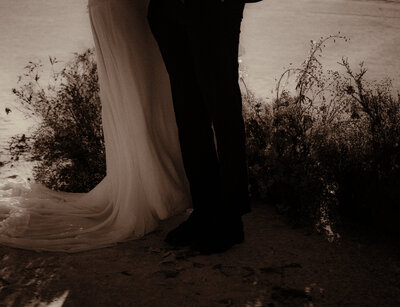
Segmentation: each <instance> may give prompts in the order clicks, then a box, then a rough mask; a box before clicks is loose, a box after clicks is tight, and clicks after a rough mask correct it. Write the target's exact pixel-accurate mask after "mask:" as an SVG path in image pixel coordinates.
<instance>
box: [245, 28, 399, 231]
mask: <svg viewBox="0 0 400 307" xmlns="http://www.w3.org/2000/svg"><path fill="white" fill-rule="evenodd" d="M337 39H342V40H347V38H346V37H344V36H341V35H340V34H339V35H335V36H329V37H327V38H321V40H320V41H319V42H312V44H311V49H310V54H309V56H308V58H307V59H306V60H305V61H304V63H303V64H302V66H301V67H300V68H291V69H288V70H286V71H285V72H284V74H283V75H282V77H281V78H280V80H279V81H278V84H277V96H276V98H275V101H274V102H273V103H272V104H266V103H265V102H263V101H261V100H259V99H256V98H255V97H254V95H253V94H251V93H246V94H245V95H244V106H245V107H244V111H245V112H244V113H245V114H244V116H245V121H246V129H247V148H248V157H249V158H248V160H249V175H250V182H251V188H252V195H253V196H257V197H261V198H264V199H267V200H268V201H269V202H272V203H274V204H275V205H276V206H277V207H278V209H279V210H281V211H282V212H284V213H286V214H288V215H289V216H290V217H292V218H293V220H294V221H295V222H296V223H301V224H308V225H311V224H312V225H318V227H319V229H320V230H323V231H326V232H327V234H328V235H332V234H333V232H332V229H333V228H334V225H335V222H337V221H338V220H339V217H340V216H342V217H343V216H352V217H357V218H358V219H359V220H364V221H368V222H369V223H372V221H373V220H375V222H376V221H377V219H379V220H380V222H379V223H380V224H388V225H392V226H393V225H395V223H394V220H395V218H394V217H396V218H399V217H400V205H399V204H400V193H399V192H397V191H398V186H399V184H400V172H399V165H400V150H399V145H398V144H399V141H400V140H399V138H400V127H399V123H400V109H399V108H400V99H399V97H393V95H392V94H391V84H390V82H388V81H385V82H382V83H381V84H370V83H368V82H366V81H365V79H364V76H365V73H366V69H365V68H364V66H363V65H362V64H361V66H360V71H359V72H358V73H354V72H353V71H352V70H351V68H350V65H349V64H348V61H347V59H342V61H341V62H340V66H342V67H343V68H344V70H345V72H344V73H339V72H337V71H331V70H330V71H325V70H324V69H323V66H322V64H321V62H320V60H319V59H320V58H321V54H322V49H323V47H325V45H326V43H327V42H328V41H330V40H337ZM292 76H295V77H296V87H295V94H293V95H292V94H291V93H290V92H289V91H287V90H285V88H284V87H282V85H283V81H284V80H285V78H289V77H292ZM382 202H383V203H384V204H382ZM378 217H379V218H378ZM389 220H391V221H390V222H389ZM327 229H328V230H329V231H327Z"/></svg>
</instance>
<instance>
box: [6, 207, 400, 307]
mask: <svg viewBox="0 0 400 307" xmlns="http://www.w3.org/2000/svg"><path fill="white" fill-rule="evenodd" d="M184 218H185V216H177V217H174V218H171V219H170V220H168V221H164V222H163V223H162V224H161V225H160V229H159V230H158V231H156V232H154V233H152V234H150V235H148V236H146V237H144V238H143V239H141V240H137V241H130V242H126V243H122V244H118V245H116V246H114V247H110V248H105V249H100V250H94V251H90V252H84V253H78V254H63V253H37V252H32V251H24V250H17V249H12V248H8V247H0V253H1V255H2V256H0V257H1V259H2V260H1V268H0V305H1V306H48V305H50V306H61V305H62V304H64V306H400V255H399V250H398V246H397V247H396V245H395V244H394V243H393V241H390V240H389V239H387V238H386V239H384V237H383V236H380V235H377V234H376V233H375V234H372V233H371V232H369V231H368V230H356V229H354V227H353V228H352V230H351V232H349V231H345V232H344V233H343V234H342V236H343V239H342V241H341V242H340V243H335V244H332V243H328V242H327V241H326V240H324V238H323V237H322V236H321V235H318V234H312V233H310V232H309V231H307V230H305V229H299V228H298V229H293V228H292V227H290V226H288V224H287V223H286V222H285V221H284V219H283V217H281V216H279V215H277V214H276V213H275V211H274V209H272V208H270V207H268V206H266V205H262V204H255V205H254V210H253V212H252V213H250V214H248V215H246V216H245V218H244V222H245V228H246V235H247V237H246V241H245V243H243V244H241V245H238V246H235V247H234V248H232V249H231V250H229V251H228V252H226V253H223V254H217V255H212V256H203V255H196V254H193V253H191V252H190V251H188V250H184V249H183V250H171V249H170V248H169V247H168V246H167V245H166V244H165V243H164V242H163V237H164V236H165V234H166V232H167V231H168V230H169V229H171V228H173V227H175V226H176V225H177V224H178V223H180V222H181V221H182V220H183V219H184ZM348 232H349V233H351V234H348Z"/></svg>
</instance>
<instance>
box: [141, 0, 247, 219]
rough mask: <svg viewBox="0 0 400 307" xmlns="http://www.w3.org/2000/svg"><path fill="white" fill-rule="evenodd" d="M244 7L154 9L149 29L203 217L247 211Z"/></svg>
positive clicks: (168, 5)
mask: <svg viewBox="0 0 400 307" xmlns="http://www.w3.org/2000/svg"><path fill="white" fill-rule="evenodd" d="M243 8H244V0H225V1H224V2H221V1H220V0H185V4H182V2H181V1H180V0H151V1H150V5H149V11H148V19H149V23H150V27H151V30H152V32H153V34H154V36H155V38H156V40H157V42H158V45H159V47H160V50H161V54H162V56H163V59H164V62H165V64H166V68H167V71H168V73H169V77H170V82H171V88H172V96H173V103H174V110H175V116H176V120H177V125H178V131H179V140H180V144H181V150H182V157H183V162H184V167H185V170H186V175H187V177H188V180H189V183H190V190H191V195H192V201H193V207H194V209H195V212H197V213H200V214H202V213H204V214H205V215H215V214H217V215H219V214H222V215H223V216H226V215H229V214H231V215H234V216H237V215H242V214H244V213H246V212H248V211H250V207H249V199H248V178H247V166H246V154H245V132H244V123H243V117H242V100H241V93H240V88H239V84H238V45H239V34H240V24H241V20H242V15H243ZM214 132H215V134H214ZM214 135H215V140H216V142H214Z"/></svg>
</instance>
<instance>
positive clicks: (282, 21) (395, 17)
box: [0, 0, 400, 161]
mask: <svg viewBox="0 0 400 307" xmlns="http://www.w3.org/2000/svg"><path fill="white" fill-rule="evenodd" d="M338 31H341V32H342V33H344V34H345V35H347V36H348V37H350V38H351V41H350V43H344V42H338V43H336V44H333V45H329V46H328V48H327V50H326V52H325V53H324V54H325V63H326V66H327V67H332V68H335V67H337V65H336V62H337V61H339V60H340V58H341V57H342V56H347V57H349V60H350V62H351V63H353V64H356V63H358V62H360V61H365V65H366V66H367V67H368V69H369V71H368V74H367V76H368V77H369V78H370V79H382V78H384V77H390V78H392V79H394V86H395V87H396V88H398V89H400V73H399V68H400V57H399V56H398V53H397V52H398V46H400V35H399V33H400V0H394V1H374V0H265V1H263V2H261V3H257V4H249V5H247V7H246V10H245V15H244V21H243V27H242V42H241V44H242V45H243V47H244V50H245V54H244V56H243V60H244V63H245V65H246V66H247V69H248V74H249V76H248V80H247V82H248V85H249V86H250V88H252V89H253V90H254V91H255V93H256V94H257V95H259V96H263V97H272V94H271V91H273V89H274V87H275V84H276V79H277V78H279V77H280V75H281V73H282V72H283V71H284V67H287V66H288V65H289V63H293V64H294V65H299V64H300V63H301V62H302V61H303V60H304V59H305V57H306V56H307V53H308V49H309V42H310V40H317V39H318V38H319V37H321V36H327V35H329V34H335V33H337V32H338ZM0 42H1V44H0V55H1V56H0V161H2V160H4V154H5V150H4V146H5V145H6V142H7V140H8V138H9V137H10V136H11V135H14V134H15V133H23V132H25V131H26V129H27V127H29V126H30V125H31V123H32V121H31V120H29V119H25V118H24V117H23V116H22V115H21V113H20V112H18V110H17V107H18V104H16V103H15V101H14V97H13V95H12V93H11V89H12V88H13V87H16V85H17V83H16V82H17V76H18V75H20V74H21V73H22V72H23V67H24V66H25V65H26V64H27V62H28V61H30V60H42V61H43V62H46V61H47V59H48V56H49V55H51V56H56V57H57V58H58V59H60V60H63V61H67V60H68V59H70V58H71V56H72V53H73V52H79V51H82V50H84V49H86V48H88V47H91V46H93V42H92V37H91V31H90V25H89V20H88V16H87V10H86V0H68V1H65V0H1V1H0ZM5 107H9V108H10V109H11V110H12V112H11V113H10V114H9V115H6V114H5V112H4V109H5ZM2 155H3V156H2Z"/></svg>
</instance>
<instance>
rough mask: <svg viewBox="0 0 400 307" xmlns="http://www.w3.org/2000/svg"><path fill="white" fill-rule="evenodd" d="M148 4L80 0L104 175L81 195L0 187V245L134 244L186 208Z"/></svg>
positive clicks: (71, 247) (73, 248)
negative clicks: (86, 22)
mask: <svg viewBox="0 0 400 307" xmlns="http://www.w3.org/2000/svg"><path fill="white" fill-rule="evenodd" d="M148 1H149V0H89V4H88V9H89V16H90V21H91V25H92V31H93V37H94V41H95V48H96V54H97V61H98V73H99V83H100V97H101V102H102V120H103V129H104V136H105V147H106V164H107V176H106V177H105V178H104V179H103V181H102V182H101V183H100V184H99V185H98V186H96V187H95V188H94V189H93V190H92V191H90V192H89V193H87V194H73V193H63V192H55V191H51V190H49V189H47V188H45V187H44V186H42V185H40V184H30V185H27V186H23V185H21V184H16V183H12V182H6V183H3V185H2V186H1V188H0V196H1V198H0V244H4V245H8V246H13V247H18V248H24V249H34V250H50V251H66V252H77V251H83V250H88V249H94V248H100V247H105V246H109V245H112V244H114V243H116V242H121V241H125V240H129V239H134V238H138V237H141V236H143V235H144V234H146V233H148V232H150V231H152V230H154V229H155V227H156V226H157V222H158V220H159V219H165V218H167V217H169V216H171V215H173V214H176V213H178V212H180V211H182V210H184V209H185V208H187V207H188V206H189V205H190V197H189V192H188V187H187V186H188V184H187V181H186V177H185V173H184V169H183V164H182V161H181V153H180V148H179V142H178V134H177V127H176V123H175V116H174V113H173V107H172V98H171V93H170V88H169V80H168V75H167V72H166V70H165V67H164V64H163V61H162V58H161V55H160V54H159V50H158V47H157V45H156V42H155V40H154V38H153V36H152V34H151V32H150V29H149V26H148V22H147V18H146V16H147V6H148Z"/></svg>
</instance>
